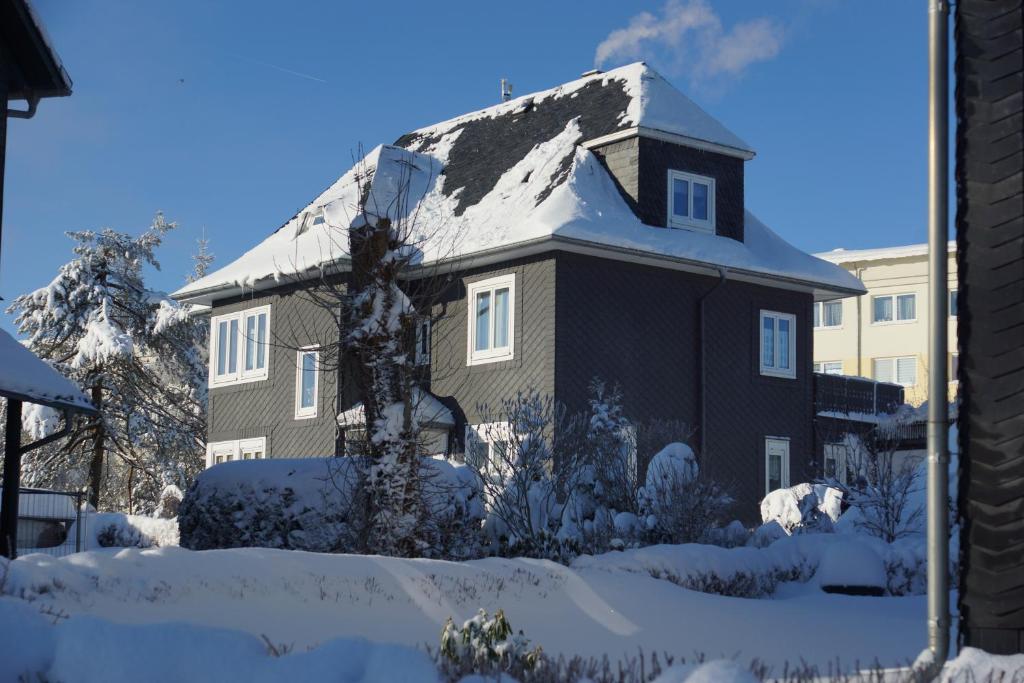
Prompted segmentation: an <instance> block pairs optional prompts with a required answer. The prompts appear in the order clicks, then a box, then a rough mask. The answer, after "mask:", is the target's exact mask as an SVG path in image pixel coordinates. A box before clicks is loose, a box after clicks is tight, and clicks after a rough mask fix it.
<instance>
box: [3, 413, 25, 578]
mask: <svg viewBox="0 0 1024 683" xmlns="http://www.w3.org/2000/svg"><path fill="white" fill-rule="evenodd" d="M4 438H5V439H6V440H5V441H4V480H3V481H4V496H3V501H0V555H2V556H3V557H7V558H10V559H12V560H13V559H14V558H15V557H16V556H17V554H18V494H19V493H20V487H21V401H19V400H17V399H14V398H8V399H7V427H6V429H5V430H4Z"/></svg>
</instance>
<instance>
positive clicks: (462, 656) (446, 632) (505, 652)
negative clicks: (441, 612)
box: [440, 609, 542, 677]
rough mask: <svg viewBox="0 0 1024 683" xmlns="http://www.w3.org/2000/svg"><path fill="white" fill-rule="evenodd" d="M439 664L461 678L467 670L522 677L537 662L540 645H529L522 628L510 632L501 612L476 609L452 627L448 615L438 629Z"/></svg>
mask: <svg viewBox="0 0 1024 683" xmlns="http://www.w3.org/2000/svg"><path fill="white" fill-rule="evenodd" d="M440 654H441V657H442V658H443V659H442V662H441V663H442V665H443V666H444V668H445V669H447V674H448V675H449V676H450V677H451V676H456V677H461V676H464V675H468V674H471V673H497V672H504V673H506V674H509V675H512V676H517V677H522V675H523V674H524V673H526V672H530V671H532V670H534V669H535V668H536V667H537V665H538V664H540V662H541V657H542V653H541V649H540V647H535V648H532V649H531V648H530V641H529V640H528V639H527V638H526V636H524V635H523V632H522V631H519V632H518V633H513V631H512V625H511V624H509V622H508V619H507V618H506V617H505V613H504V612H503V611H502V610H500V609H499V610H498V611H497V612H495V613H494V616H493V617H490V616H488V615H487V612H486V611H484V610H482V609H481V610H480V611H479V613H477V615H476V616H475V617H473V618H472V619H468V620H466V621H465V622H463V624H462V627H461V628H456V627H455V624H454V622H453V621H452V618H451V617H448V621H447V622H446V623H445V625H444V628H443V629H442V630H441V650H440Z"/></svg>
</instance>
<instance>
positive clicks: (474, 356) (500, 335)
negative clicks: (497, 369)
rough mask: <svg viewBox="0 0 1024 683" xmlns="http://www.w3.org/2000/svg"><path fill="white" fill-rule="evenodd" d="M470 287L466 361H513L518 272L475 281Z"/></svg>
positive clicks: (477, 362)
mask: <svg viewBox="0 0 1024 683" xmlns="http://www.w3.org/2000/svg"><path fill="white" fill-rule="evenodd" d="M468 290H469V292H468V296H467V305H468V306H469V315H468V316H467V319H468V326H469V329H468V330H467V333H466V336H467V338H468V349H467V354H466V356H467V357H466V364H467V365H480V364H483V363H494V362H497V361H503V360H511V359H512V357H513V339H514V335H515V314H514V312H515V296H516V277H515V275H514V274H513V275H502V276H500V277H492V278H490V279H487V280H481V281H479V282H474V283H471V284H470V285H469V287H468Z"/></svg>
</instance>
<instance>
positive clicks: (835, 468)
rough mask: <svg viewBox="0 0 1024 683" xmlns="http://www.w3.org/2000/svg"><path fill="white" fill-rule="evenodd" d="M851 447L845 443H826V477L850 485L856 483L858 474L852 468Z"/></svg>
mask: <svg viewBox="0 0 1024 683" xmlns="http://www.w3.org/2000/svg"><path fill="white" fill-rule="evenodd" d="M848 455H849V449H848V448H847V447H846V445H845V444H839V443H827V444H825V463H824V466H825V478H826V479H831V480H833V481H838V482H839V483H840V484H843V485H846V486H849V485H851V484H854V483H856V481H857V474H856V472H854V471H853V469H852V468H851V465H852V462H851V460H850V458H849V457H847V456H848Z"/></svg>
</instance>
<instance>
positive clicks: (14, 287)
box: [0, 0, 926, 329]
mask: <svg viewBox="0 0 1024 683" xmlns="http://www.w3.org/2000/svg"><path fill="white" fill-rule="evenodd" d="M35 6H36V9H37V12H38V13H39V15H40V16H41V18H42V20H43V22H44V23H45V25H46V26H47V29H48V31H49V33H50V36H51V39H52V40H53V43H54V44H55V46H56V48H57V51H58V52H59V53H60V55H61V57H62V59H63V60H64V63H65V66H66V68H67V70H68V72H69V73H70V75H71V78H72V80H73V81H74V94H73V95H72V96H71V97H69V98H64V99H59V100H47V101H44V102H43V103H42V104H41V105H40V107H39V112H38V114H37V115H36V117H35V118H34V119H32V120H30V121H20V120H14V119H12V120H11V121H10V124H9V128H8V133H9V139H8V153H7V154H8V155H7V178H6V182H7V187H6V193H5V203H4V211H5V215H4V233H3V239H4V242H3V251H2V256H0V295H2V296H3V297H4V299H6V302H5V303H9V302H10V301H11V300H12V299H13V298H14V297H15V296H17V295H18V294H21V293H23V292H26V291H30V290H32V289H34V288H36V287H39V286H42V285H44V284H45V283H46V282H48V281H49V280H50V279H51V278H52V277H53V275H54V273H55V272H56V269H57V267H58V266H59V265H60V264H61V263H63V262H65V261H66V260H68V258H69V256H70V247H71V243H70V241H68V240H67V239H66V238H65V237H64V235H63V233H64V231H66V230H78V229H89V228H100V227H107V226H109V227H113V228H116V229H118V230H125V231H133V232H137V231H139V230H141V229H143V228H145V227H146V226H147V225H148V224H149V221H150V220H151V219H152V217H153V214H154V213H155V212H156V211H157V210H162V211H163V212H164V213H165V215H166V216H167V217H168V219H170V220H174V221H177V222H178V224H179V229H178V230H177V231H176V232H175V233H174V234H172V236H171V237H170V238H169V239H168V240H167V242H166V244H165V246H164V247H163V249H162V250H161V252H160V260H161V262H162V265H163V269H162V271H161V272H159V273H154V274H153V275H152V277H151V279H150V283H151V285H152V286H154V287H158V288H162V289H166V290H172V289H174V288H176V287H177V286H178V285H179V284H181V282H182V281H183V278H184V276H185V275H186V274H187V273H188V271H189V269H190V258H189V255H190V253H191V252H192V251H193V250H194V247H195V241H196V239H197V238H198V237H199V236H200V235H201V234H202V233H203V231H204V230H205V233H206V235H207V237H208V238H209V239H210V242H211V248H212V250H213V252H214V253H215V255H216V256H217V259H218V260H217V262H218V263H220V264H226V263H228V262H230V261H231V260H232V259H234V258H235V257H237V256H238V255H240V254H241V253H243V252H244V251H246V250H247V249H249V248H251V247H252V246H253V245H254V244H256V242H258V241H259V240H260V239H262V238H263V237H264V236H266V235H267V234H269V233H270V232H272V231H273V230H274V229H275V228H276V227H278V226H279V225H280V224H281V223H282V222H284V221H285V220H287V219H288V218H289V217H291V215H292V214H293V213H294V212H295V211H296V210H297V209H299V208H301V207H302V206H304V205H305V204H306V203H307V202H308V201H309V200H310V199H312V198H313V197H314V196H315V195H316V194H318V193H319V192H320V191H321V190H322V189H323V188H324V187H326V186H327V185H328V184H330V183H331V182H332V181H333V180H334V179H335V178H337V177H338V176H339V175H341V174H342V173H343V172H344V171H345V170H346V169H348V168H349V167H350V166H351V165H352V160H353V155H354V154H355V153H356V151H357V150H358V149H359V147H360V146H363V147H364V148H367V149H369V148H371V147H373V146H374V145H376V144H378V143H381V142H392V141H393V140H394V139H395V138H397V137H398V136H399V135H400V134H402V133H403V132H406V131H408V130H411V129H414V128H417V127H420V126H423V125H427V124H429V123H432V122H435V121H439V120H442V119H445V118H449V117H451V116H454V115H457V114H459V113H462V112H465V111H470V110H473V109H478V108H481V107H485V106H489V105H491V104H494V103H495V102H496V101H497V99H498V81H499V79H500V78H502V77H507V78H509V79H510V80H511V81H512V82H513V84H514V86H515V93H516V94H524V93H527V92H530V91H532V90H538V89H543V88H547V87H551V86H553V85H557V84H558V83H560V82H564V81H567V80H572V79H573V78H575V77H577V76H578V75H579V74H580V73H581V72H583V71H585V70H587V69H590V68H592V67H593V66H594V63H595V54H597V49H598V46H599V45H602V44H604V47H603V48H602V51H601V55H602V57H604V58H605V61H604V62H603V66H605V67H606V68H607V67H613V66H617V65H619V64H623V63H627V62H630V61H634V59H635V58H636V57H642V58H644V59H646V60H647V61H648V62H649V63H651V64H652V65H653V66H654V67H655V68H657V69H658V70H660V71H661V72H662V73H663V75H665V76H666V77H668V78H669V79H670V80H671V81H672V82H673V83H675V84H676V85H677V86H678V87H679V88H680V89H681V90H683V91H684V92H686V93H687V94H688V95H690V96H691V97H692V98H693V99H695V100H696V101H697V102H698V103H700V104H701V105H702V106H703V107H704V108H705V109H707V110H708V111H710V112H711V113H712V114H713V115H714V116H716V117H717V118H718V119H719V120H721V121H722V122H724V123H725V124H726V125H727V126H728V127H729V128H730V129H732V130H733V131H734V132H736V133H737V134H738V135H740V137H742V138H744V139H745V140H747V141H748V142H749V143H750V144H752V145H753V147H754V148H755V149H756V150H757V151H758V155H757V157H756V158H755V159H754V160H752V161H750V162H748V163H747V179H746V201H747V206H748V208H750V209H751V210H752V211H754V213H756V214H758V216H759V217H760V218H761V219H762V220H764V221H765V222H766V223H767V224H768V225H770V226H772V227H773V228H774V229H775V230H776V231H777V232H779V233H780V234H782V236H783V237H785V238H786V239H788V240H789V241H791V242H792V243H794V244H796V245H797V246H799V247H801V248H804V249H806V250H809V251H819V250H826V249H832V248H835V247H838V246H843V247H847V248H862V247H873V246H886V245H894V244H906V243H912V242H921V241H925V239H926V233H925V206H926V205H925V200H926V194H925V175H924V173H925V167H924V163H925V152H926V139H925V135H926V118H925V117H926V108H925V96H926V81H925V76H926V74H925V69H926V52H925V49H926V32H925V31H926V25H925V22H926V13H925V8H924V6H923V4H922V3H916V2H893V3H884V4H883V3H868V4H865V3H853V2H839V1H830V0H778V1H777V2H772V3H751V2H713V3H706V4H705V3H702V2H700V0H696V1H695V0H672V1H671V2H670V3H669V4H667V5H666V4H665V3H664V2H653V3H640V2H637V3H632V2H630V3H626V2H621V1H619V2H611V1H607V2H606V1H603V0H590V1H588V2H585V3H584V2H529V1H526V0H520V1H519V2H515V3H501V4H500V5H499V4H495V3H487V2H479V1H478V0H477V1H475V2H461V1H460V2H452V1H447V2H444V3H440V2H432V3H423V2H408V3H406V2H398V1H392V2H386V3H366V2H362V3H354V2H351V3H350V2H334V1H332V2H320V3H314V2H299V3H288V4H287V6H286V5H283V4H282V3H280V2H270V1H262V0H258V1H257V0H250V1H249V2H246V3H244V4H242V3H235V2H198V1H192V0H180V1H178V2H174V3H148V2H147V3H140V2H114V1H112V0H76V2H73V3H68V2H64V1H62V0H36V2H35ZM243 7H244V11H242V8H243ZM285 7H286V9H285ZM442 8H443V9H442ZM643 12H646V13H648V15H649V16H645V15H642V13H643ZM694 17H696V20H695V19H694ZM694 21H696V27H694ZM687 22H690V23H687ZM630 27H632V28H630ZM616 31H619V33H614V32H616ZM609 36H612V39H611V40H609ZM644 36H646V38H644ZM0 324H2V325H3V326H4V327H5V328H7V329H12V325H11V320H10V317H9V316H7V315H6V314H4V315H3V316H2V317H0Z"/></svg>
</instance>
